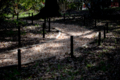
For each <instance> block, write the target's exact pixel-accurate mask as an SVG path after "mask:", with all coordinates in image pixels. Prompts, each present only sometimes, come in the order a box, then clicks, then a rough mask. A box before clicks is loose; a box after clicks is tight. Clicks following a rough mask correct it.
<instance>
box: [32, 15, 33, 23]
mask: <svg viewBox="0 0 120 80" xmlns="http://www.w3.org/2000/svg"><path fill="white" fill-rule="evenodd" d="M32 24H33V13H32Z"/></svg>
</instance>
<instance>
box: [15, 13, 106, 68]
mask: <svg viewBox="0 0 120 80" xmlns="http://www.w3.org/2000/svg"><path fill="white" fill-rule="evenodd" d="M17 20H18V15H17ZM49 26H50V18H49ZM95 26H96V20H95ZM106 27H107V28H106ZM106 27H104V38H106V30H107V32H108V22H107V23H106ZM45 28H46V19H45V20H44V23H43V38H45ZM49 31H50V27H49ZM20 33H21V32H20V26H18V46H19V48H20V47H21V36H20ZM70 40H71V44H70V47H71V54H70V55H71V57H72V58H73V57H74V53H73V50H74V48H73V36H71V38H70ZM100 43H101V32H100V31H99V36H98V45H100ZM18 70H21V50H20V49H18Z"/></svg>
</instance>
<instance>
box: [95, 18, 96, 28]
mask: <svg viewBox="0 0 120 80" xmlns="http://www.w3.org/2000/svg"><path fill="white" fill-rule="evenodd" d="M95 27H96V19H95Z"/></svg>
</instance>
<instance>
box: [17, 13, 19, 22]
mask: <svg viewBox="0 0 120 80" xmlns="http://www.w3.org/2000/svg"><path fill="white" fill-rule="evenodd" d="M18 17H19V14H18V13H17V21H18Z"/></svg>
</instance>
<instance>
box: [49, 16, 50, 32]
mask: <svg viewBox="0 0 120 80" xmlns="http://www.w3.org/2000/svg"><path fill="white" fill-rule="evenodd" d="M49 32H50V17H49Z"/></svg>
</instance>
